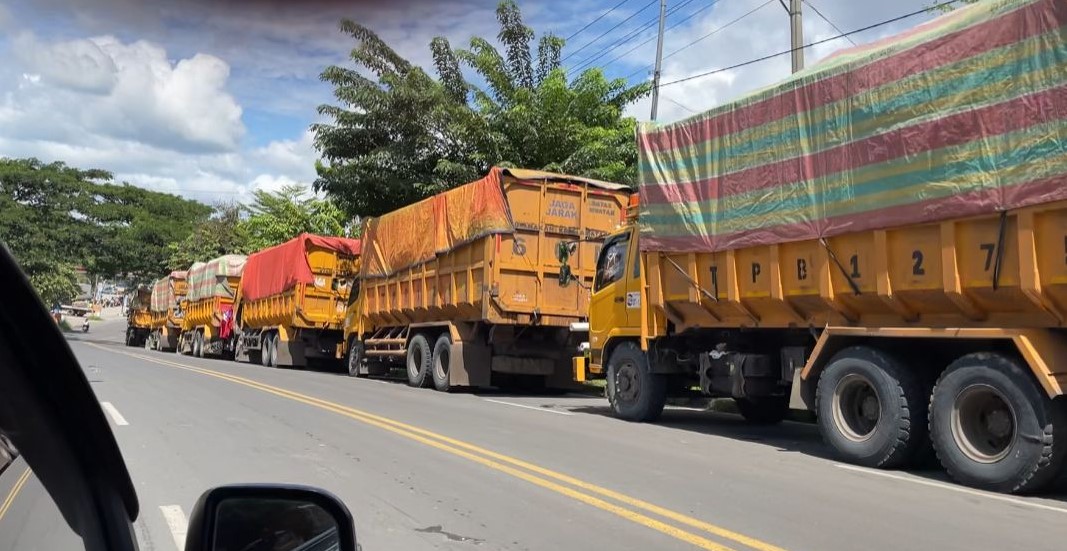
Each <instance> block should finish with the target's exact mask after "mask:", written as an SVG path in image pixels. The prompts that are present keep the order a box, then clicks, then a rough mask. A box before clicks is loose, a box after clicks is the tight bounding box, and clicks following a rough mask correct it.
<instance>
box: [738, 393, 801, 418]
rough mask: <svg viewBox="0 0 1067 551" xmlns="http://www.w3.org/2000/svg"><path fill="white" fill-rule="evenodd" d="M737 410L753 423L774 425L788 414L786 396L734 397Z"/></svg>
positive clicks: (787, 399) (787, 398)
mask: <svg viewBox="0 0 1067 551" xmlns="http://www.w3.org/2000/svg"><path fill="white" fill-rule="evenodd" d="M734 402H737V411H738V413H740V414H741V417H744V418H745V421H747V422H749V423H751V424H753V425H776V424H778V423H781V422H782V420H784V419H785V418H786V416H787V415H789V397H788V396H758V397H749V398H736V399H734Z"/></svg>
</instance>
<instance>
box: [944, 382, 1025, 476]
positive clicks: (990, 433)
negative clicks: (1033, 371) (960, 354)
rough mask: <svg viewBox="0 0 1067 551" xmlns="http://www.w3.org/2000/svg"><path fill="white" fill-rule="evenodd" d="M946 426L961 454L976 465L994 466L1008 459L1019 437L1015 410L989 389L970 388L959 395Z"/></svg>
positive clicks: (976, 386) (983, 387)
mask: <svg viewBox="0 0 1067 551" xmlns="http://www.w3.org/2000/svg"><path fill="white" fill-rule="evenodd" d="M949 422H950V424H951V427H952V438H953V439H954V440H955V441H956V445H957V446H958V447H959V449H960V451H962V452H963V454H964V455H966V456H967V457H968V458H970V459H971V460H972V461H976V462H978V463H996V462H997V461H1000V460H1001V459H1004V458H1005V457H1007V455H1008V454H1009V453H1010V452H1011V449H1012V447H1013V444H1014V443H1015V437H1016V435H1017V434H1018V430H1017V423H1016V419H1015V410H1013V409H1012V407H1011V404H1010V403H1008V400H1007V398H1005V397H1004V395H1003V394H1002V393H1001V392H1000V391H999V390H997V389H995V388H993V387H991V386H989V385H971V386H969V387H967V388H964V389H963V390H962V391H960V393H959V394H957V395H956V401H955V402H954V403H953V404H952V415H951V416H950V419H949Z"/></svg>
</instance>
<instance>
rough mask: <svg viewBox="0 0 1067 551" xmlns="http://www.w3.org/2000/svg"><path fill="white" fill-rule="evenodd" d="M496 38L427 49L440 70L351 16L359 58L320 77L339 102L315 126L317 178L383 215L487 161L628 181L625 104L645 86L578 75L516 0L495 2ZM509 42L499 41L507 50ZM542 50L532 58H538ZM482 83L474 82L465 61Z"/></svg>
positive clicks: (632, 151) (630, 163) (339, 198)
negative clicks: (412, 58)
mask: <svg viewBox="0 0 1067 551" xmlns="http://www.w3.org/2000/svg"><path fill="white" fill-rule="evenodd" d="M497 20H498V22H499V24H500V31H499V33H498V34H497V37H496V38H497V41H498V42H499V43H500V45H501V46H502V49H500V50H498V49H497V47H496V46H495V45H494V44H493V43H491V42H490V41H489V40H486V39H485V38H481V37H473V38H471V39H470V42H469V44H468V45H467V47H466V48H461V49H455V48H453V47H452V46H451V45H450V44H449V42H448V41H447V40H446V39H445V38H442V37H438V38H435V39H433V41H432V42H431V43H430V51H431V53H432V55H433V70H434V71H435V73H436V78H435V77H434V76H432V75H430V74H428V73H427V72H426V71H425V70H423V69H422V68H420V67H417V66H415V65H413V64H412V63H411V62H409V61H408V60H406V59H404V58H402V57H401V56H400V55H398V54H397V53H396V52H395V51H394V50H393V49H392V48H390V47H389V46H388V44H386V43H385V42H384V41H382V40H381V38H379V37H378V36H377V35H376V34H375V33H374V32H373V31H371V30H370V29H367V28H366V27H363V26H362V25H360V24H358V23H356V22H353V21H349V20H344V21H342V22H341V30H342V32H344V33H347V34H349V35H351V36H352V38H353V39H355V40H356V47H355V48H354V49H353V50H352V53H351V60H352V62H353V64H354V67H352V68H349V67H341V66H331V67H328V68H327V69H326V70H325V71H323V73H322V75H321V78H322V80H324V81H326V82H329V83H330V84H331V85H333V87H334V96H335V98H336V100H337V104H334V105H322V106H320V107H319V113H320V114H321V115H323V116H324V117H326V118H328V119H330V120H331V122H329V123H323V124H316V125H313V126H312V130H313V131H314V133H315V145H316V147H317V148H318V150H319V152H320V154H321V157H322V159H321V161H320V162H319V163H318V165H317V169H318V175H319V177H318V179H317V180H316V181H315V188H316V189H317V190H321V191H325V192H326V193H327V194H328V195H329V196H330V197H331V198H333V199H334V200H335V201H336V202H337V204H338V206H340V207H341V208H342V209H344V210H345V211H346V212H347V213H348V214H350V215H360V216H366V215H378V214H381V213H384V212H388V211H390V210H393V209H395V208H398V207H400V206H403V205H405V204H408V203H411V202H413V201H416V200H418V199H420V198H423V197H425V196H427V195H430V194H433V193H437V192H439V191H442V190H445V189H448V188H450V187H453V186H456V185H459V184H462V183H465V182H468V181H471V180H474V179H477V178H478V177H480V176H481V175H483V174H484V173H485V172H487V171H488V169H489V168H490V167H491V166H494V165H499V166H513V167H524V168H538V169H545V170H553V171H561V172H568V173H573V174H578V175H583V176H591V177H596V178H602V179H609V180H615V181H620V182H624V183H631V182H633V181H634V179H635V176H636V160H637V153H636V147H635V145H634V143H633V135H634V127H635V121H634V120H633V119H631V118H627V117H623V115H622V114H623V110H624V109H625V107H626V106H627V105H629V104H631V103H633V102H634V101H636V100H637V99H639V98H641V97H642V96H643V95H645V94H647V93H648V92H649V87H648V85H647V84H642V85H639V86H636V87H630V86H628V85H627V84H626V81H625V80H624V79H615V80H608V79H607V78H605V77H604V75H603V73H602V72H601V71H600V70H599V69H596V68H593V69H587V70H586V71H584V72H582V73H581V74H579V75H577V76H576V77H575V78H573V80H570V79H568V75H567V74H566V73H565V71H564V70H563V68H562V67H561V66H560V51H561V49H562V47H563V44H564V41H563V39H561V38H559V37H556V36H553V35H551V34H545V35H542V36H541V37H540V39H537V40H536V43H537V53H536V56H535V55H534V53H533V51H532V49H531V44H533V43H534V42H535V39H536V34H535V33H534V31H533V30H532V29H530V28H529V27H528V26H526V25H525V24H524V23H523V20H522V15H521V13H520V11H519V8H518V6H517V5H516V4H515V3H514V2H513V1H511V0H506V1H504V2H501V3H500V5H499V6H498V7H497ZM501 52H503V53H501ZM535 59H536V62H535ZM464 66H465V67H466V68H467V69H469V70H470V71H472V72H473V73H475V74H476V75H477V77H478V79H479V81H484V83H485V84H484V87H481V86H476V85H474V84H472V83H470V82H468V81H467V80H466V78H465V76H464V71H463V67H464Z"/></svg>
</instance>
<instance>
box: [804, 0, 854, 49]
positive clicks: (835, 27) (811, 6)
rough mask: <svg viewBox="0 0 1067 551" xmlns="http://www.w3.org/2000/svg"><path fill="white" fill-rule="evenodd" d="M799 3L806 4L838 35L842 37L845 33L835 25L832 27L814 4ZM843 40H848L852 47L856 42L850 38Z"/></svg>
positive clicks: (805, 1) (831, 22) (806, 1)
mask: <svg viewBox="0 0 1067 551" xmlns="http://www.w3.org/2000/svg"><path fill="white" fill-rule="evenodd" d="M801 1H802V2H804V3H805V4H807V5H808V7H809V8H811V11H813V12H815V15H818V16H819V17H820V18H821V19H822V20H823V21H826V22H827V23H828V24H829V25H830V26H831V27H833V28H834V30H835V31H837V32H839V33H842V35H844V32H845V31H842V30H841V29H839V28H837V25H834V22H833V21H830V18H828V17H826V16H825V15H823V14H822V12H821V11H819V8H816V7H815V4H812V3H811V2H808V0H801ZM845 39H846V40H848V41H849V42H850V43H851V44H852V45H853V46H856V45H857V44H856V41H854V40H852V37H851V36H845Z"/></svg>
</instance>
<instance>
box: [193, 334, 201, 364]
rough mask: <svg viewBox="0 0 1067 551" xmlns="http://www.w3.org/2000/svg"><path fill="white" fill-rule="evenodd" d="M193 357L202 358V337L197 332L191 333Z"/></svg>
mask: <svg viewBox="0 0 1067 551" xmlns="http://www.w3.org/2000/svg"><path fill="white" fill-rule="evenodd" d="M193 357H195V358H203V357H204V335H203V334H202V333H200V332H199V331H197V332H195V333H193Z"/></svg>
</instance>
